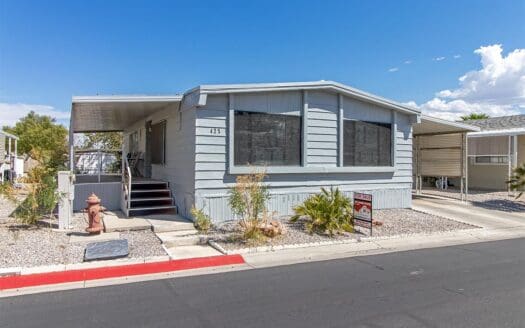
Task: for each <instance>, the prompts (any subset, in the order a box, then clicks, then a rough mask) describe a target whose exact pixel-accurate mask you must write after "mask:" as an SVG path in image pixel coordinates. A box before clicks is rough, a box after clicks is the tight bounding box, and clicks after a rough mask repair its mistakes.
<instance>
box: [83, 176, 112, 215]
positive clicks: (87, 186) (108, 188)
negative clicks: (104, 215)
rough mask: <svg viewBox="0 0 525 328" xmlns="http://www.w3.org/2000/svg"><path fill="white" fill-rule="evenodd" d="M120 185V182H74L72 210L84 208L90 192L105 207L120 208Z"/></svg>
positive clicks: (109, 208)
mask: <svg viewBox="0 0 525 328" xmlns="http://www.w3.org/2000/svg"><path fill="white" fill-rule="evenodd" d="M121 186H122V184H121V183H120V182H108V183H81V184H75V199H74V200H73V211H76V212H77V211H81V210H82V209H83V208H85V207H86V199H87V198H88V197H89V195H91V193H95V195H97V196H98V198H100V200H101V204H102V206H104V207H105V208H106V209H108V210H110V211H115V210H120V197H121V192H122V191H121Z"/></svg>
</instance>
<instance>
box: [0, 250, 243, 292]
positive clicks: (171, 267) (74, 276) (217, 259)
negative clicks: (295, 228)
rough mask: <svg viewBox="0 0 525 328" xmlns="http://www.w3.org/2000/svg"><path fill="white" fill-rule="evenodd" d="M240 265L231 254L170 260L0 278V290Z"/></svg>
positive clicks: (237, 257)
mask: <svg viewBox="0 0 525 328" xmlns="http://www.w3.org/2000/svg"><path fill="white" fill-rule="evenodd" d="M243 263H245V262H244V258H243V257H242V256H241V255H239V254H235V255H220V256H210V257H200V258H192V259H183V260H170V261H163V262H151V263H139V264H128V265H118V266H109V267H102V268H93V269H79V270H70V271H58V272H48V273H35V274H29V275H21V276H12V277H2V278H0V290H4V289H14V288H22V287H33V286H41V285H51V284H62V283H67V282H76V281H85V280H96V279H105V278H116V277H125V276H137V275H143V274H152V273H161V272H171V271H181V270H188V269H198V268H207V267H214V266H221V265H232V264H243Z"/></svg>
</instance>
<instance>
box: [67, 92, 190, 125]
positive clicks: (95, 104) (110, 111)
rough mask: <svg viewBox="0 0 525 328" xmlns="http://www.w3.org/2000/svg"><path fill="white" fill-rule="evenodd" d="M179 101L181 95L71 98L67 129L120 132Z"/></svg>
mask: <svg viewBox="0 0 525 328" xmlns="http://www.w3.org/2000/svg"><path fill="white" fill-rule="evenodd" d="M181 100H182V95H171V96H90V97H73V99H72V104H71V122H70V127H71V129H72V132H74V133H79V132H107V131H122V130H124V129H125V128H126V127H128V126H130V125H131V124H133V123H135V122H137V121H139V120H140V119H142V118H144V117H146V116H148V115H150V114H152V113H154V112H156V111H158V110H160V109H163V108H164V107H166V106H169V105H170V104H173V103H180V102H181Z"/></svg>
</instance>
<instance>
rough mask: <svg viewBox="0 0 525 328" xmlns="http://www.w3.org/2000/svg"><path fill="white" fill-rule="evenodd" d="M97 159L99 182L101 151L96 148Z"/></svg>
mask: <svg viewBox="0 0 525 328" xmlns="http://www.w3.org/2000/svg"><path fill="white" fill-rule="evenodd" d="M97 159H98V183H100V174H101V172H102V153H101V152H100V149H97Z"/></svg>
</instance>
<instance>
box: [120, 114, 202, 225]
mask: <svg viewBox="0 0 525 328" xmlns="http://www.w3.org/2000/svg"><path fill="white" fill-rule="evenodd" d="M148 120H152V123H153V124H155V123H156V122H160V121H163V120H165V121H166V163H165V164H163V165H159V164H152V175H151V177H152V178H153V179H158V180H163V181H167V182H169V184H170V189H171V192H172V194H173V197H174V198H175V204H176V205H177V207H178V210H179V213H180V214H181V215H183V216H186V217H189V216H190V210H191V207H192V205H193V204H194V201H195V199H194V192H193V191H194V184H195V171H194V167H195V160H194V159H195V109H194V108H192V107H189V108H188V107H184V106H182V107H181V108H180V109H179V106H177V105H172V106H169V107H167V108H166V109H164V110H161V111H158V112H156V113H155V114H153V115H151V116H149V117H147V118H145V119H143V120H141V121H139V122H137V123H135V124H134V125H133V126H131V127H130V128H129V129H127V130H126V131H125V137H124V141H127V140H128V137H127V136H128V135H129V133H132V132H133V131H137V130H141V129H142V130H143V129H144V125H145V122H146V121H148ZM140 135H141V140H140V142H139V148H140V149H141V151H144V148H143V147H144V145H145V140H144V135H145V133H144V132H142V133H141V134H140ZM126 147H127V145H125V146H124V148H125V150H126V149H127V148H126ZM125 153H126V151H125Z"/></svg>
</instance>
